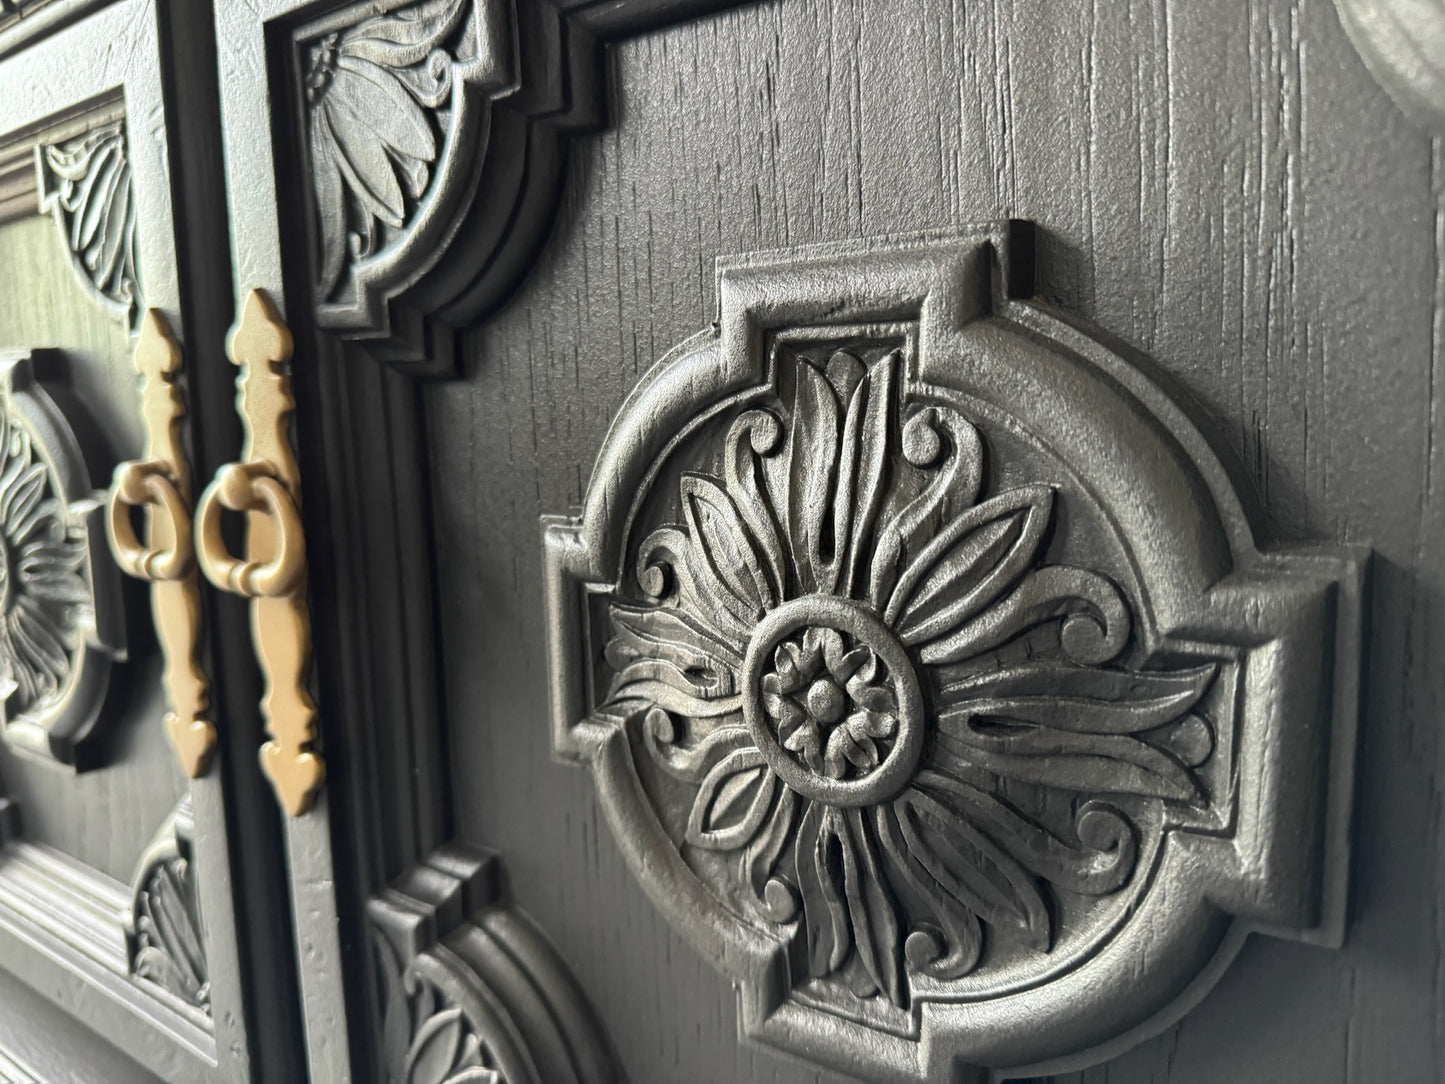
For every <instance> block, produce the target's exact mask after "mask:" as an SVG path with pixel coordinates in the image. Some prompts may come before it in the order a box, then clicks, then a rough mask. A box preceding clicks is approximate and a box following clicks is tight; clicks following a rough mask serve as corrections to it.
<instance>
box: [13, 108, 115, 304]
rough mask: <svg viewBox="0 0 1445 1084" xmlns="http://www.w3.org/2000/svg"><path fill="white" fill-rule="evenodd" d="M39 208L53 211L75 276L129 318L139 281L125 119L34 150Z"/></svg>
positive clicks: (100, 299) (98, 298)
mask: <svg viewBox="0 0 1445 1084" xmlns="http://www.w3.org/2000/svg"><path fill="white" fill-rule="evenodd" d="M35 155H36V168H37V170H38V172H39V187H40V209H41V211H42V212H45V213H49V214H52V215H54V217H55V223H56V225H57V226H58V227H59V228H60V233H61V236H62V237H63V238H64V241H65V244H66V247H67V248H68V249H69V251H70V254H71V260H72V262H73V264H74V266H75V271H76V274H77V275H78V276H79V277H80V280H81V281H82V282H83V283H84V284H85V285H86V287H87V288H88V289H89V291H90V292H91V294H92V295H93V296H95V297H96V298H97V300H99V301H100V302H101V303H103V304H105V305H107V306H109V307H111V308H114V309H116V310H118V311H119V312H121V313H123V314H124V315H125V317H126V319H127V320H128V319H130V317H131V315H132V314H133V313H134V312H135V310H136V307H137V305H138V303H139V300H140V290H139V286H138V284H137V280H136V264H135V247H136V218H135V194H134V191H133V190H132V185H131V170H130V158H129V152H128V150H127V148H126V130H125V121H124V120H123V119H119V120H113V121H110V122H109V123H106V124H102V125H100V126H99V127H97V128H94V129H92V130H91V131H89V132H85V133H84V134H82V135H78V136H75V137H73V138H71V139H67V140H66V141H64V142H63V143H59V144H56V145H47V144H40V145H38V146H37V147H36V148H35Z"/></svg>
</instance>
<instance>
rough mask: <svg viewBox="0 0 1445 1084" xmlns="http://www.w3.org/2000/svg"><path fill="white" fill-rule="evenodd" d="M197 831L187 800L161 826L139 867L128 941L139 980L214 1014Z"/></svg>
mask: <svg viewBox="0 0 1445 1084" xmlns="http://www.w3.org/2000/svg"><path fill="white" fill-rule="evenodd" d="M194 833H195V824H194V822H193V820H192V817H191V804H190V798H189V796H187V797H186V798H183V799H182V800H181V802H180V804H179V805H177V806H176V809H175V811H174V812H173V813H172V814H171V815H170V816H169V817H168V818H167V819H166V821H165V823H164V824H163V825H161V828H160V830H159V831H158V832H157V833H156V835H155V838H154V839H153V840H152V841H151V845H150V846H149V847H147V848H146V850H145V853H144V854H142V855H141V858H140V862H139V863H138V864H137V866H136V873H135V877H134V878H132V880H131V886H132V893H133V895H132V900H131V905H130V913H129V921H128V922H127V926H128V936H127V938H126V942H127V948H128V955H129V958H130V971H131V973H132V974H133V975H134V976H135V977H136V978H137V979H138V980H140V981H142V982H144V983H146V984H148V985H150V986H153V987H155V988H156V989H157V990H158V991H159V992H160V994H161V995H162V996H163V997H165V998H167V999H169V1000H172V1001H174V1002H176V1003H178V1004H179V1005H180V1006H182V1007H184V1008H186V1009H196V1010H199V1011H200V1012H201V1013H202V1014H204V1015H207V1016H209V1015H210V1011H211V979H210V971H209V969H208V968H207V966H206V950H205V933H204V930H203V927H202V925H201V912H200V903H199V900H198V899H197V897H196V887H195V879H194V878H193V877H192V876H191V863H192V861H193V857H192V847H191V840H192V837H193V836H194Z"/></svg>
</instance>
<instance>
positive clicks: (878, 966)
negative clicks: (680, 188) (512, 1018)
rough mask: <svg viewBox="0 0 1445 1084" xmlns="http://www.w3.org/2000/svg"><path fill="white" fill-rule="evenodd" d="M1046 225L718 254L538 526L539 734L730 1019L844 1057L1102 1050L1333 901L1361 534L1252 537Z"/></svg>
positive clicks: (1322, 934) (1065, 1059)
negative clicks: (570, 490)
mask: <svg viewBox="0 0 1445 1084" xmlns="http://www.w3.org/2000/svg"><path fill="white" fill-rule="evenodd" d="M1028 237H1029V233H1028V231H1027V229H1026V228H1025V227H1023V226H1017V227H1012V226H1010V227H1002V228H999V229H995V230H990V231H986V232H983V233H981V234H979V235H977V236H975V237H961V238H949V239H938V240H927V239H925V240H910V241H904V242H898V243H896V244H891V243H887V242H869V243H865V244H857V245H846V246H834V247H830V248H825V249H819V250H807V251H804V252H801V253H782V254H777V255H769V256H764V257H757V258H754V259H746V260H739V261H733V262H729V263H727V264H725V265H723V266H722V268H721V269H720V273H719V280H718V296H719V306H720V313H719V320H718V322H717V324H716V325H715V327H714V330H713V331H710V332H705V333H703V334H701V335H699V336H697V337H695V338H694V339H692V340H689V341H688V342H686V343H684V344H682V345H681V346H679V347H678V348H677V350H676V351H674V352H673V353H672V354H671V355H669V356H668V357H666V358H664V359H663V360H662V361H660V362H659V363H658V364H657V365H656V366H655V367H654V368H653V369H652V370H651V371H650V372H649V373H648V374H647V375H646V376H645V377H644V378H643V379H642V381H641V382H640V384H639V386H638V388H637V389H636V390H635V391H634V392H633V393H632V395H631V396H630V397H629V398H628V400H627V401H626V403H625V404H624V405H623V407H622V409H621V411H620V413H619V416H618V417H617V418H616V419H615V420H614V422H613V425H612V427H611V429H610V431H609V433H608V436H607V439H606V441H605V442H604V444H603V447H602V449H601V451H600V453H599V455H598V460H597V467H596V470H595V472H594V475H593V478H592V481H591V483H590V484H589V487H588V490H587V492H586V496H585V500H584V506H583V509H582V511H581V513H580V515H579V516H577V517H575V518H551V519H548V520H546V521H545V523H544V544H545V550H546V565H547V585H548V587H547V590H548V607H549V609H548V621H549V625H548V633H549V651H550V660H551V668H552V672H551V679H552V698H553V707H554V718H553V727H554V740H555V743H556V747H557V749H558V750H559V752H561V753H562V754H564V755H567V756H573V757H577V758H579V759H584V760H586V761H587V762H588V763H589V765H590V766H591V768H592V770H593V772H594V774H595V776H596V778H597V782H598V790H599V798H600V801H601V804H602V807H603V809H604V810H605V811H606V813H607V815H608V817H609V819H610V820H611V821H612V823H613V825H614V828H615V830H616V835H617V841H618V844H619V846H620V847H621V849H622V851H623V854H624V856H625V858H626V859H627V861H628V862H629V864H630V865H631V867H632V869H633V871H634V872H635V873H636V875H637V876H638V878H639V879H640V880H641V882H642V884H643V887H644V888H646V890H647V891H648V892H649V894H650V895H651V896H652V898H653V900H654V901H655V902H656V904H657V905H658V907H659V908H661V909H662V910H663V911H664V913H666V914H667V915H668V916H669V917H670V918H671V919H672V920H673V922H674V923H675V924H676V925H677V926H678V927H679V928H680V929H681V930H682V931H683V932H684V933H685V934H686V935H687V936H688V937H689V939H690V940H691V941H692V942H693V944H694V945H696V946H697V948H698V949H699V951H701V952H702V953H704V954H705V955H706V956H708V957H709V958H710V959H712V960H713V961H714V962H715V963H716V964H717V966H718V967H719V968H721V969H722V970H723V971H725V972H726V973H727V974H729V975H730V976H732V977H733V978H734V980H735V981H737V982H738V984H739V986H740V991H741V1001H740V1015H741V1024H742V1027H743V1029H744V1030H745V1031H746V1032H747V1033H748V1034H750V1035H753V1036H755V1037H757V1038H759V1039H761V1040H763V1041H766V1042H770V1043H775V1044H778V1045H780V1046H783V1047H786V1048H788V1049H789V1050H792V1051H793V1052H795V1053H798V1054H801V1055H803V1056H805V1057H809V1058H812V1059H814V1060H816V1061H818V1062H820V1063H825V1064H833V1065H836V1066H838V1067H840V1068H844V1069H846V1070H847V1071H850V1072H854V1073H858V1072H859V1071H860V1067H862V1068H864V1069H866V1070H868V1071H873V1072H876V1073H877V1074H879V1076H880V1077H881V1076H887V1077H888V1079H894V1078H897V1079H904V1078H907V1079H917V1080H926V1079H945V1078H948V1079H953V1074H954V1073H955V1072H956V1071H957V1070H958V1068H959V1067H960V1066H972V1067H975V1068H979V1069H1007V1070H1009V1071H1013V1070H1016V1069H1017V1070H1020V1071H1022V1070H1023V1069H1028V1068H1030V1067H1040V1066H1042V1067H1044V1068H1040V1069H1039V1071H1041V1072H1042V1071H1045V1070H1047V1071H1053V1070H1054V1069H1056V1068H1058V1067H1059V1066H1061V1065H1074V1064H1080V1063H1082V1062H1087V1061H1089V1060H1091V1057H1092V1055H1091V1053H1090V1052H1091V1051H1094V1050H1096V1049H1103V1046H1102V1044H1106V1043H1108V1042H1110V1041H1112V1040H1114V1039H1116V1038H1117V1037H1118V1036H1119V1035H1121V1034H1125V1033H1127V1034H1130V1035H1136V1036H1142V1035H1144V1034H1146V1033H1147V1031H1148V1029H1149V1028H1150V1027H1156V1028H1157V1027H1162V1026H1164V1024H1165V1023H1167V1022H1168V1021H1169V1020H1170V1019H1173V1018H1175V1017H1177V1015H1178V1014H1179V1013H1180V1012H1182V1011H1183V1010H1184V1009H1185V1008H1187V1006H1188V1003H1189V998H1188V997H1185V996H1184V994H1183V991H1186V990H1188V991H1191V993H1190V995H1189V996H1191V997H1192V996H1198V992H1199V991H1201V990H1202V989H1203V988H1204V986H1205V985H1207V983H1205V984H1202V985H1201V984H1200V983H1199V982H1196V981H1195V980H1196V979H1197V977H1198V976H1199V975H1200V973H1201V971H1202V970H1203V969H1204V968H1205V967H1206V965H1208V964H1209V962H1210V961H1211V960H1227V959H1228V958H1229V955H1230V954H1231V953H1232V952H1233V951H1234V950H1235V949H1236V948H1237V946H1238V943H1239V940H1240V938H1242V937H1243V935H1244V933H1245V932H1247V931H1249V930H1253V929H1268V930H1270V931H1272V932H1290V933H1291V934H1292V935H1294V936H1300V937H1304V938H1307V939H1317V940H1331V939H1334V938H1336V937H1338V931H1339V929H1340V925H1339V922H1340V916H1341V914H1342V910H1341V908H1342V902H1341V901H1342V897H1341V895H1340V891H1341V885H1342V881H1341V879H1340V871H1341V869H1342V866H1341V865H1340V864H1339V861H1338V855H1339V853H1340V850H1341V848H1342V847H1343V845H1344V828H1343V824H1344V821H1343V814H1342V813H1341V812H1340V810H1341V809H1347V803H1348V794H1349V787H1348V783H1347V782H1346V780H1347V778H1348V774H1349V765H1350V761H1349V754H1348V748H1349V738H1348V735H1349V733H1350V732H1351V728H1352V726H1353V716H1352V715H1351V713H1350V707H1351V704H1352V702H1353V696H1352V692H1351V690H1352V689H1353V688H1354V685H1353V683H1354V681H1355V673H1356V671H1355V665H1356V661H1357V652H1358V639H1357V636H1358V629H1357V622H1358V613H1359V610H1358V595H1359V590H1360V587H1359V584H1360V567H1361V565H1360V558H1359V556H1358V555H1356V554H1351V553H1340V552H1337V551H1331V550H1325V549H1312V550H1308V551H1300V552H1293V553H1289V554H1273V553H1270V554H1265V553H1261V552H1260V551H1258V550H1257V549H1256V548H1255V546H1254V543H1253V540H1252V538H1251V537H1250V535H1249V528H1248V522H1247V520H1246V519H1245V517H1244V515H1243V513H1242V511H1241V510H1240V506H1239V504H1238V501H1237V499H1236V498H1235V497H1234V495H1233V493H1232V492H1231V491H1230V490H1229V489H1228V483H1227V481H1226V480H1225V476H1224V474H1223V472H1222V471H1221V470H1220V469H1219V467H1218V464H1217V463H1215V462H1214V460H1213V457H1212V454H1211V453H1210V451H1209V449H1208V446H1207V445H1206V444H1205V443H1204V441H1203V440H1202V439H1201V438H1200V437H1199V436H1198V434H1197V433H1196V432H1194V431H1193V429H1192V427H1190V426H1189V424H1188V422H1187V421H1186V420H1184V419H1183V417H1182V416H1181V415H1180V414H1179V413H1178V412H1177V410H1176V409H1175V408H1174V407H1173V406H1172V404H1170V403H1169V401H1168V400H1167V399H1165V398H1164V397H1163V396H1162V395H1161V394H1160V393H1159V392H1158V391H1157V389H1155V388H1153V386H1152V385H1150V384H1149V383H1148V382H1147V381H1146V380H1145V379H1144V378H1143V377H1142V376H1141V375H1140V374H1139V373H1138V372H1137V370H1134V369H1133V368H1132V367H1131V365H1130V363H1129V362H1127V361H1126V360H1124V359H1123V358H1121V357H1119V356H1118V355H1116V354H1114V353H1113V352H1111V351H1110V350H1109V349H1108V348H1107V347H1105V346H1103V345H1102V344H1100V343H1099V342H1098V341H1097V340H1095V339H1093V338H1091V337H1089V336H1087V335H1085V334H1083V333H1081V332H1079V331H1078V330H1077V329H1075V328H1074V327H1073V326H1072V325H1070V324H1068V323H1066V322H1064V321H1062V320H1060V319H1058V318H1056V317H1055V316H1053V315H1052V314H1051V313H1049V312H1047V311H1045V310H1043V309H1042V308H1040V307H1039V306H1037V305H1035V304H1034V303H1032V302H1030V301H1027V300H1020V298H1021V297H1027V286H1028V273H1027V268H1028V266H1029V261H1030V259H1031V255H1032V254H1031V251H1030V250H1029V247H1028V244H1027V238H1028ZM1316 788H1318V789H1316ZM1322 855H1323V856H1325V857H1324V858H1321V857H1320V856H1322ZM1311 863H1318V865H1316V866H1315V867H1313V872H1310V873H1309V874H1307V875H1302V874H1301V871H1302V870H1306V869H1311V868H1312V867H1311ZM1218 971H1219V968H1218V967H1215V968H1214V970H1213V971H1211V972H1210V974H1217V973H1218ZM1191 983H1192V985H1191ZM865 1075H866V1072H865Z"/></svg>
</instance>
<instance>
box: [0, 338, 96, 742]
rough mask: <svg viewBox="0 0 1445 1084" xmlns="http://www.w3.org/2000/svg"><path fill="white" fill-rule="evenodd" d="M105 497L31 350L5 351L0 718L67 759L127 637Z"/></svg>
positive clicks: (0, 391) (0, 370)
mask: <svg viewBox="0 0 1445 1084" xmlns="http://www.w3.org/2000/svg"><path fill="white" fill-rule="evenodd" d="M103 496H104V494H103V493H100V492H98V491H95V490H93V489H91V487H90V475H89V471H88V469H87V467H86V464H85V462H84V459H83V457H82V455H81V452H80V448H79V446H78V444H77V443H76V439H75V435H74V433H73V432H72V431H71V429H70V427H69V424H68V423H67V421H66V419H65V417H64V416H63V415H62V414H61V412H60V410H59V408H58V407H57V406H56V405H55V403H54V401H53V400H52V399H51V398H50V397H49V396H48V395H47V394H46V393H45V391H44V390H43V389H42V388H41V387H40V386H39V385H38V384H37V383H36V381H35V378H34V375H33V371H32V363H31V359H30V358H29V357H26V356H12V357H9V358H0V698H3V712H0V718H3V725H4V734H5V737H6V738H7V739H8V740H9V741H10V742H11V743H12V744H15V745H17V746H19V747H20V748H23V749H26V750H28V751H30V752H34V753H38V754H40V755H42V756H46V757H53V758H55V759H58V760H61V761H64V762H66V763H69V764H76V763H77V755H78V747H79V746H80V745H81V744H82V743H83V741H84V739H85V738H86V737H87V736H88V734H89V732H90V730H91V728H92V726H93V725H94V723H95V721H96V717H97V715H98V713H99V710H100V705H101V703H102V701H103V700H104V698H105V692H106V686H107V684H108V679H109V674H110V662H111V660H112V659H113V658H114V657H115V656H116V655H118V654H120V653H121V651H122V650H123V644H124V640H123V636H122V634H121V631H120V629H119V628H118V627H117V623H116V618H117V616H118V611H117V609H116V604H117V602H118V599H117V598H116V591H117V586H118V585H117V582H116V580H117V577H116V574H115V571H116V570H115V566H114V564H113V563H112V562H111V560H110V555H109V552H108V551H107V550H106V547H105V546H104V544H103V543H101V542H100V537H101V536H100V535H98V534H96V533H95V532H99V531H103V527H102V526H101V524H100V515H101V505H102V497H103ZM93 538H94V539H95V541H96V543H97V545H96V546H92V539H93Z"/></svg>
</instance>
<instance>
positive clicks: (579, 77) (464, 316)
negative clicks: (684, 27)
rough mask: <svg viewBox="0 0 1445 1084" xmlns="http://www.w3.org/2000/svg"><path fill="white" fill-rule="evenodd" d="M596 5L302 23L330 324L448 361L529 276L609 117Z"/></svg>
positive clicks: (318, 243)
mask: <svg viewBox="0 0 1445 1084" xmlns="http://www.w3.org/2000/svg"><path fill="white" fill-rule="evenodd" d="M580 18H581V15H580V14H579V13H576V12H572V11H570V10H565V6H564V8H563V9H559V7H557V6H555V5H551V4H520V5H518V4H511V3H506V2H502V0H400V2H398V0H386V2H384V3H378V2H374V0H363V2H357V3H352V4H349V5H346V6H343V7H342V8H340V9H339V10H336V11H329V12H327V13H325V14H322V15H320V16H318V17H316V18H315V19H312V20H309V21H307V22H306V23H304V24H303V25H301V26H298V27H297V28H296V29H295V31H294V32H293V38H292V53H291V63H292V67H293V73H292V79H293V84H292V85H293V86H294V87H295V88H296V93H298V96H299V101H298V106H299V108H300V110H301V116H302V124H301V126H300V129H301V130H300V132H299V133H298V134H299V136H300V138H301V140H302V141H304V144H305V146H304V148H298V150H300V151H302V152H303V153H301V154H298V155H297V156H296V157H297V159H298V161H299V163H300V167H301V168H300V170H299V171H298V175H297V181H298V183H300V184H302V185H304V186H305V189H306V190H307V191H308V193H309V195H310V197H311V208H310V211H311V213H310V215H309V221H310V227H311V236H310V237H308V238H307V241H308V243H309V245H310V252H309V253H308V255H309V256H310V257H311V264H312V275H313V283H314V286H315V288H314V292H313V296H314V301H315V308H316V318H317V321H318V324H319V325H320V326H321V327H322V328H323V329H325V330H326V331H328V332H329V333H331V334H334V335H337V336H340V337H341V338H344V339H348V340H353V341H359V342H362V343H364V344H365V346H366V350H367V352H369V353H370V354H372V355H373V356H374V357H376V358H377V359H378V360H380V361H383V362H388V363H393V364H398V365H402V366H406V367H408V368H411V369H413V370H414V371H426V372H431V373H444V372H448V371H451V370H452V369H453V368H454V366H455V363H456V357H455V343H456V337H455V330H456V329H458V328H462V327H466V326H467V325H469V324H471V323H473V322H474V321H476V320H477V319H479V318H481V317H483V316H485V315H486V314H487V313H489V312H491V311H493V310H494V309H495V308H496V307H497V306H498V305H500V304H502V302H503V301H504V300H505V299H506V297H507V296H509V295H510V294H511V292H512V291H513V290H514V289H515V288H516V286H517V284H518V282H519V281H520V280H521V278H522V276H523V275H525V274H526V271H527V269H528V267H529V265H530V263H531V260H532V257H533V255H534V254H535V252H536V250H537V248H538V246H540V244H541V243H542V240H543V239H544V238H545V236H546V234H547V232H548V229H549V226H550V215H551V209H552V207H554V206H555V204H556V202H557V200H558V198H559V197H560V193H561V186H562V183H563V172H564V171H563V163H564V162H565V142H566V140H567V139H568V138H569V137H570V136H571V135H572V133H574V132H577V131H579V130H587V129H590V128H593V127H595V126H596V125H597V123H598V120H599V114H600V110H601V104H602V98H601V94H600V87H601V79H600V76H599V74H598V71H597V57H598V52H599V50H598V47H597V42H596V40H595V39H594V38H593V36H592V34H591V33H590V32H588V31H587V30H585V29H583V28H581V27H580V26H579V25H578V22H579V19H580Z"/></svg>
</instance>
